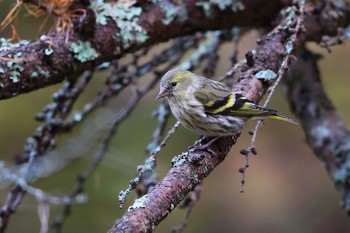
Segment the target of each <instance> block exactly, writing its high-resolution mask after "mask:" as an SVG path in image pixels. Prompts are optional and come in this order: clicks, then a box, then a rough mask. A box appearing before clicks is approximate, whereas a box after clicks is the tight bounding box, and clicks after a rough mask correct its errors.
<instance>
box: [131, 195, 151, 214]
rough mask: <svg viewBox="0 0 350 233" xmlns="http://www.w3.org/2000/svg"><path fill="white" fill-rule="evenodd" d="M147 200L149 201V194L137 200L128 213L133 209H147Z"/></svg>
mask: <svg viewBox="0 0 350 233" xmlns="http://www.w3.org/2000/svg"><path fill="white" fill-rule="evenodd" d="M147 200H148V194H146V195H143V196H142V197H140V198H138V199H136V200H135V202H134V204H133V205H132V206H130V207H129V208H128V211H129V210H132V209H139V208H145V207H146V202H147Z"/></svg>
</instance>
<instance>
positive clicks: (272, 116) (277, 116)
mask: <svg viewBox="0 0 350 233" xmlns="http://www.w3.org/2000/svg"><path fill="white" fill-rule="evenodd" d="M265 117H266V118H270V119H275V120H280V121H286V122H289V123H292V124H296V125H298V124H299V123H298V122H296V121H294V120H293V119H290V118H288V117H286V116H283V115H282V114H280V113H279V112H274V113H273V114H269V115H266V116H265Z"/></svg>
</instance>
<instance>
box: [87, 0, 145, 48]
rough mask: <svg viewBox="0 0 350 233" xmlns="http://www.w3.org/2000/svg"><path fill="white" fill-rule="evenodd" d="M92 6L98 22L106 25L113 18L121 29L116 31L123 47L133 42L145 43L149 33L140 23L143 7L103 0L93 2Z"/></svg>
mask: <svg viewBox="0 0 350 233" xmlns="http://www.w3.org/2000/svg"><path fill="white" fill-rule="evenodd" d="M90 8H91V9H92V10H94V11H95V14H96V22H97V23H98V24H101V25H106V24H107V22H108V20H107V19H111V20H112V21H114V22H115V23H116V25H117V26H118V28H119V29H120V30H119V31H118V32H117V33H116V37H115V38H116V41H117V42H121V43H122V45H123V48H128V47H129V46H131V44H133V43H136V44H137V43H143V42H144V41H146V40H147V38H148V35H147V33H146V32H145V31H144V30H143V28H142V27H141V26H140V25H139V24H138V21H139V16H140V15H141V12H142V8H141V7H136V6H127V5H125V3H123V2H122V1H120V2H119V1H118V2H114V3H109V2H103V0H95V1H92V2H91V5H90Z"/></svg>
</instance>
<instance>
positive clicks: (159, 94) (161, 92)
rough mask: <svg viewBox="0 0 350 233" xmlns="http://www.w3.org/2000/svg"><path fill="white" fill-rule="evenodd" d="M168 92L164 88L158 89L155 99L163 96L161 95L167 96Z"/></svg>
mask: <svg viewBox="0 0 350 233" xmlns="http://www.w3.org/2000/svg"><path fill="white" fill-rule="evenodd" d="M170 94H171V93H170V91H169V90H166V89H165V90H160V91H159V93H158V95H157V96H156V99H157V100H159V99H160V98H163V97H165V96H168V95H170Z"/></svg>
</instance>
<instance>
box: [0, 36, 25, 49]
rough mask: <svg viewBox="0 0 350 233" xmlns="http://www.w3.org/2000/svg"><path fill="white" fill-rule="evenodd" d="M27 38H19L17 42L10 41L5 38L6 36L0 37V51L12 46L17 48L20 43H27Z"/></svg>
mask: <svg viewBox="0 0 350 233" xmlns="http://www.w3.org/2000/svg"><path fill="white" fill-rule="evenodd" d="M29 42H30V41H29V40H20V41H18V42H17V43H12V42H11V41H9V40H7V39H6V38H3V37H1V38H0V51H6V50H10V49H13V48H19V47H21V46H22V45H27V44H29Z"/></svg>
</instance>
